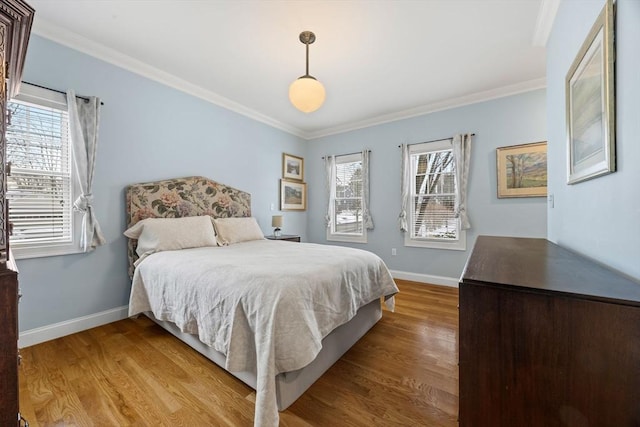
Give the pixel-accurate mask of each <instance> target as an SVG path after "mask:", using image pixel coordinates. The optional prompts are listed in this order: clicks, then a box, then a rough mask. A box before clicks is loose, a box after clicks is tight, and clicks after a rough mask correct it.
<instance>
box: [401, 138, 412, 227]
mask: <svg viewBox="0 0 640 427" xmlns="http://www.w3.org/2000/svg"><path fill="white" fill-rule="evenodd" d="M401 151H402V166H401V169H400V171H401V176H400V185H401V187H402V188H401V189H400V191H401V193H400V194H402V201H401V209H400V215H399V216H398V223H399V224H400V231H405V232H406V231H409V224H408V222H407V212H408V211H409V206H411V200H409V199H410V194H411V193H410V191H409V190H410V189H409V186H410V185H411V164H410V160H409V159H410V157H409V145H408V144H402V145H401Z"/></svg>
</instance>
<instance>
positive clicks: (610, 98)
mask: <svg viewBox="0 0 640 427" xmlns="http://www.w3.org/2000/svg"><path fill="white" fill-rule="evenodd" d="M613 7H614V6H613V2H612V0H607V1H606V3H605V6H604V8H603V9H602V12H601V13H600V15H599V16H598V18H597V20H596V22H595V24H594V25H593V27H592V28H591V31H590V32H589V35H588V36H587V38H586V40H585V41H584V43H583V44H582V47H581V48H580V51H579V52H578V55H577V56H576V59H575V60H574V62H573V64H572V65H571V68H570V69H569V72H568V73H567V78H566V99H567V101H566V102H567V104H566V108H567V160H568V171H567V172H568V173H567V183H568V184H575V183H577V182H581V181H585V180H587V179H591V178H595V177H597V176H601V175H604V174H608V173H611V172H614V171H615V170H616V169H615V168H616V163H615V153H616V151H615V148H616V147H615V128H616V122H615V82H614V61H615V52H614V33H613V31H614V30H613V28H614V25H613V19H614V13H613Z"/></svg>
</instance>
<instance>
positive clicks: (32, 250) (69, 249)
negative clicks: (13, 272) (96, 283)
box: [10, 245, 83, 259]
mask: <svg viewBox="0 0 640 427" xmlns="http://www.w3.org/2000/svg"><path fill="white" fill-rule="evenodd" d="M10 248H11V254H12V255H13V257H14V258H15V259H29V258H44V257H50V256H60V255H72V254H80V253H83V251H82V250H81V249H80V248H79V247H77V246H76V245H56V246H39V247H16V246H10Z"/></svg>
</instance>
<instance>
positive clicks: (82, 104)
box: [67, 90, 105, 252]
mask: <svg viewBox="0 0 640 427" xmlns="http://www.w3.org/2000/svg"><path fill="white" fill-rule="evenodd" d="M67 105H68V108H69V133H70V134H71V145H72V146H73V156H74V160H75V172H76V178H77V179H78V183H79V186H80V196H79V197H78V198H77V199H76V201H75V202H74V203H73V208H74V209H75V210H77V211H80V212H82V233H81V236H80V247H81V248H82V250H83V251H84V252H90V251H92V250H94V249H95V248H96V247H97V246H100V245H102V244H104V243H105V239H104V236H103V235H102V231H101V230H100V224H98V220H97V219H96V216H95V213H94V212H93V205H92V203H93V194H92V192H91V191H92V186H93V172H94V166H95V162H96V150H97V147H98V126H99V124H100V100H99V99H98V98H96V97H90V98H89V100H88V101H87V100H85V99H81V98H76V95H75V93H74V91H73V90H68V91H67Z"/></svg>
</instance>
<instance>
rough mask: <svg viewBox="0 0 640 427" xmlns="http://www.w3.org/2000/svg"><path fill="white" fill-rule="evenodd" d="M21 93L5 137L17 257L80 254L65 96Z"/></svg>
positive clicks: (34, 90)
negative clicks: (74, 208) (9, 163)
mask: <svg viewBox="0 0 640 427" xmlns="http://www.w3.org/2000/svg"><path fill="white" fill-rule="evenodd" d="M21 91H22V93H21V94H20V95H18V96H17V97H16V99H15V100H12V101H10V102H9V103H8V111H9V114H10V123H9V125H8V126H7V133H6V140H7V161H8V162H11V175H10V176H8V178H7V199H8V200H9V220H10V221H11V223H12V224H13V234H12V235H11V237H10V240H9V241H10V245H11V248H12V252H13V254H14V255H15V257H16V258H32V257H39V256H50V255H61V254H66V253H74V252H80V249H79V247H78V244H77V242H76V240H77V238H76V237H75V236H78V235H79V234H78V232H77V231H76V232H74V225H76V226H77V225H78V223H79V221H76V220H75V218H74V216H75V215H76V213H75V212H74V211H73V201H74V200H75V197H76V194H78V186H77V185H76V184H75V183H74V181H75V179H74V175H75V174H73V173H72V171H73V163H72V162H73V159H72V147H71V144H70V138H69V120H68V113H67V104H66V96H65V95H63V94H60V93H57V92H53V91H50V90H47V89H42V88H38V87H35V86H31V85H27V84H23V85H22V87H21Z"/></svg>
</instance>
